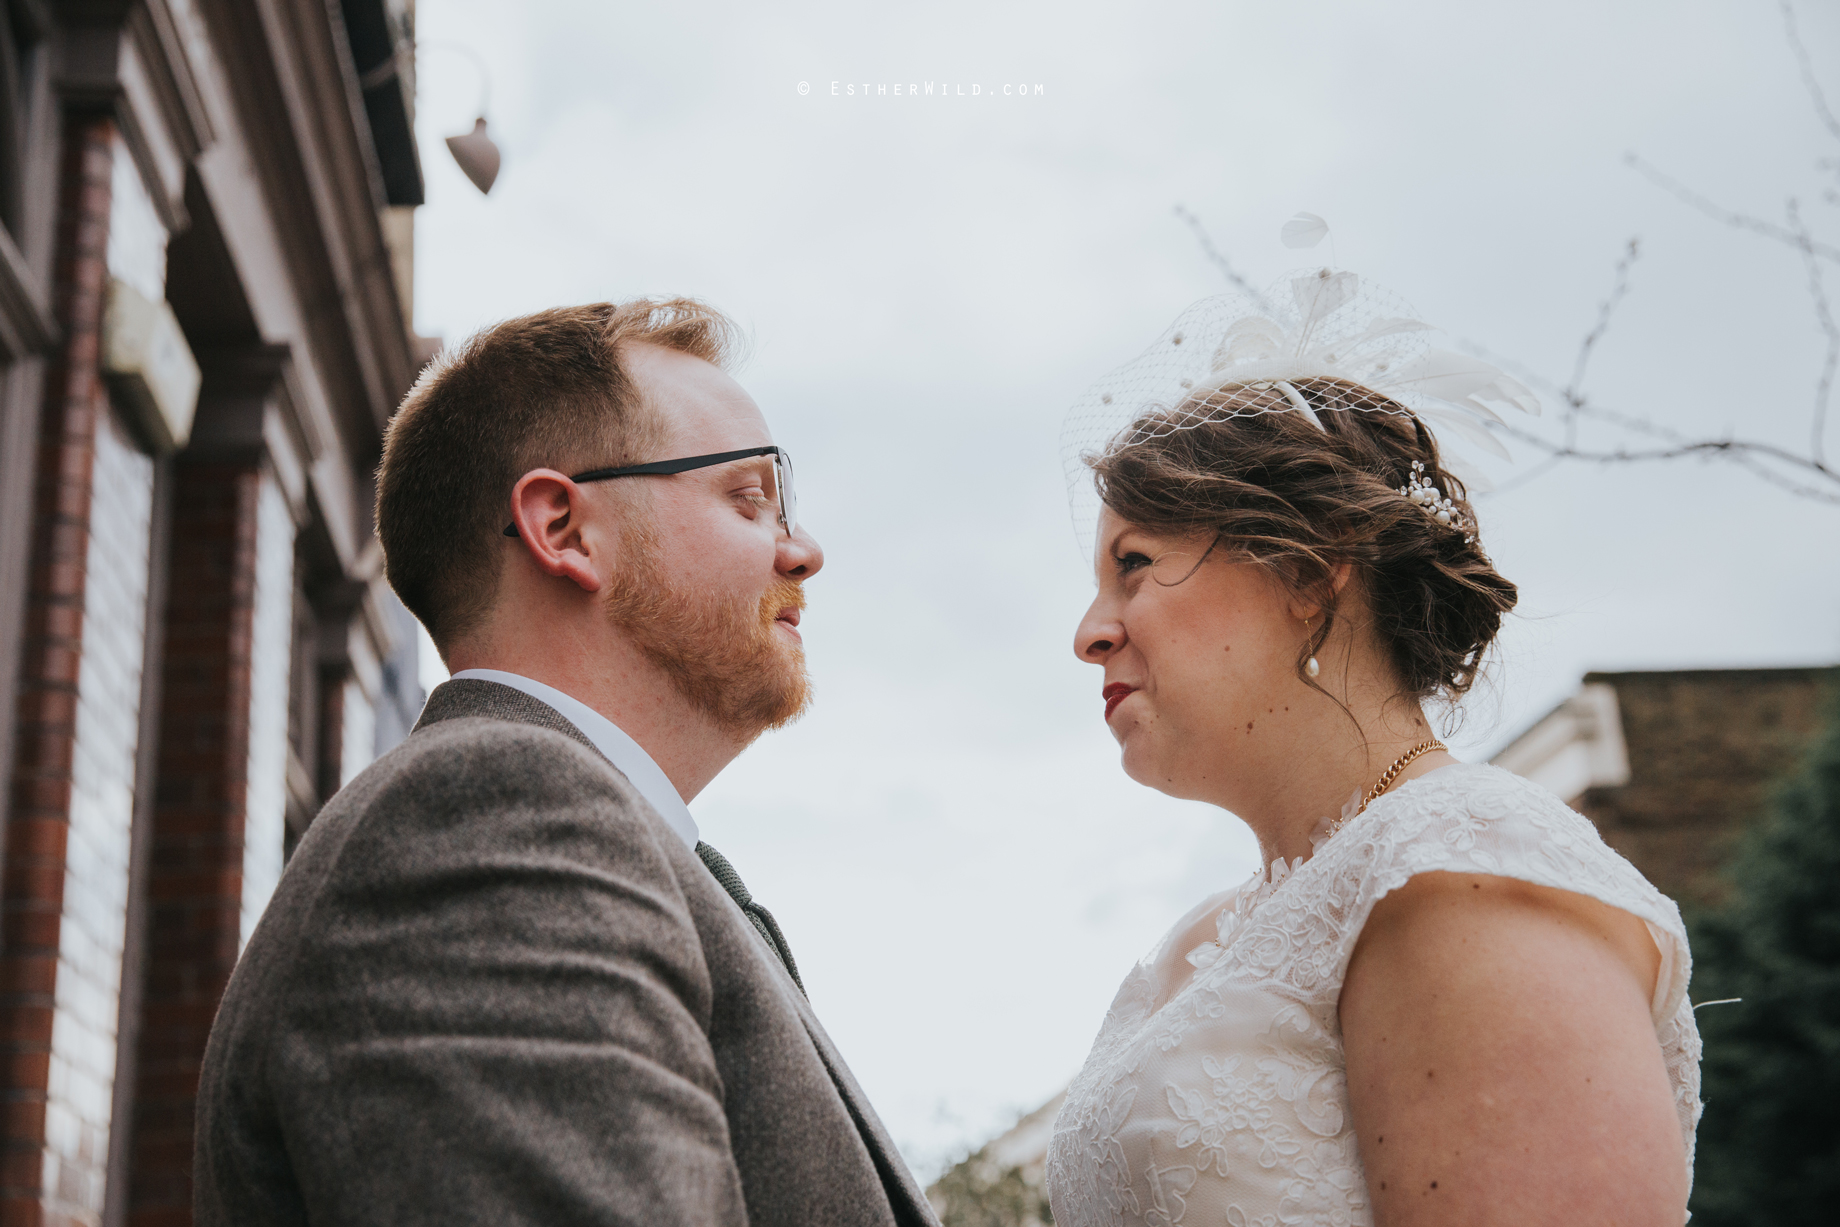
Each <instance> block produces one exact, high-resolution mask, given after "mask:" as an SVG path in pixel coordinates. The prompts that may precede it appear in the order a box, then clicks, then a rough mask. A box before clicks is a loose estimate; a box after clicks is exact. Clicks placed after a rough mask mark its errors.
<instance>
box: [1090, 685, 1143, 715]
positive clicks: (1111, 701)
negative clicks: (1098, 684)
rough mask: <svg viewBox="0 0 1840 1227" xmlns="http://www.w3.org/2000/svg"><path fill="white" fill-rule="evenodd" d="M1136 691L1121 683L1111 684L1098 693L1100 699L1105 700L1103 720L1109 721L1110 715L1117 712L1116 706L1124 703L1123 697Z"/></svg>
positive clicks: (1132, 687)
mask: <svg viewBox="0 0 1840 1227" xmlns="http://www.w3.org/2000/svg"><path fill="white" fill-rule="evenodd" d="M1136 689H1137V687H1135V686H1127V685H1125V684H1124V683H1123V682H1113V683H1112V684H1111V685H1110V686H1107V687H1106V688H1105V689H1104V690H1102V691H1100V692H1099V695H1100V697H1101V698H1103V699H1104V700H1105V718H1106V719H1107V720H1110V719H1111V718H1112V713H1113V712H1114V711H1117V710H1118V705H1119V704H1120V703H1122V702H1124V697H1125V696H1126V695H1128V694H1131V693H1133V692H1134V691H1136Z"/></svg>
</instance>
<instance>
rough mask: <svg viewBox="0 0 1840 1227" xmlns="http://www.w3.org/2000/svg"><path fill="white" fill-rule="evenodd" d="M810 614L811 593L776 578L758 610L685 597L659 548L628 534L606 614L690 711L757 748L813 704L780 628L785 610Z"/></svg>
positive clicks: (801, 660) (692, 594) (796, 650)
mask: <svg viewBox="0 0 1840 1227" xmlns="http://www.w3.org/2000/svg"><path fill="white" fill-rule="evenodd" d="M787 608H793V609H804V608H805V586H804V585H803V584H801V583H799V582H798V581H797V580H792V579H787V578H785V577H784V576H781V577H779V578H776V579H775V580H774V581H773V583H772V584H771V585H770V586H769V587H768V588H767V590H766V592H765V593H764V594H763V595H762V596H761V598H760V599H759V601H758V602H750V601H749V600H748V599H747V598H746V597H743V596H733V597H724V596H721V595H716V594H709V593H700V592H696V591H692V590H688V589H679V588H677V587H675V586H674V585H673V583H672V576H671V574H670V572H669V570H668V568H666V567H665V566H664V565H663V564H662V562H661V560H660V558H659V550H658V548H657V545H656V542H655V540H654V539H653V538H652V535H651V534H650V533H649V532H646V531H644V530H643V529H635V530H634V531H631V532H630V533H629V534H628V536H627V540H626V556H625V558H624V560H623V565H622V566H621V568H620V580H619V582H618V583H616V584H615V585H614V586H613V588H612V589H611V590H610V591H609V592H608V594H607V614H608V616H609V617H610V618H612V619H613V622H614V624H615V625H616V626H618V627H620V629H621V630H623V631H625V632H626V633H627V634H628V635H630V636H631V637H632V640H633V642H634V643H636V644H637V645H638V646H639V649H640V651H642V652H644V653H645V655H646V657H647V659H649V660H650V661H651V662H652V663H653V664H655V665H657V666H658V667H659V668H660V669H662V670H664V672H665V674H666V676H668V677H669V678H670V679H671V682H672V684H673V685H675V686H676V687H677V690H678V692H679V693H680V694H682V695H683V696H684V697H685V698H686V699H688V700H689V701H690V702H691V704H692V705H693V706H695V707H696V709H697V710H698V711H700V712H702V713H703V714H704V715H706V716H708V717H709V718H710V719H711V720H713V721H714V722H715V723H716V724H717V725H719V726H720V727H722V728H723V729H726V730H728V731H730V732H733V733H735V734H736V735H737V736H739V737H742V738H744V739H745V740H748V741H752V740H753V739H754V738H756V737H758V736H760V734H762V733H764V732H766V731H767V730H768V729H776V728H780V727H782V726H784V725H787V724H790V723H792V722H793V721H794V720H796V719H798V718H799V716H800V715H801V714H803V713H804V711H805V707H806V705H807V704H808V703H809V702H810V700H811V682H810V679H809V678H808V677H807V676H806V673H805V652H804V649H803V648H801V647H800V646H799V645H798V644H797V643H788V642H786V641H785V640H784V639H783V638H781V636H780V634H779V632H778V631H777V630H776V629H775V628H774V623H775V622H776V621H778V618H779V613H780V611H781V610H783V609H787Z"/></svg>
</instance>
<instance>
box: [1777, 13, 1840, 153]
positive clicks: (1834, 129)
mask: <svg viewBox="0 0 1840 1227" xmlns="http://www.w3.org/2000/svg"><path fill="white" fill-rule="evenodd" d="M1781 3H1782V15H1783V30H1784V32H1785V33H1786V34H1787V35H1788V37H1789V46H1790V48H1791V49H1792V50H1793V51H1794V52H1795V61H1796V63H1798V64H1800V65H1801V66H1802V84H1803V85H1805V86H1807V87H1808V98H1809V100H1810V101H1811V102H1813V103H1814V113H1815V114H1816V115H1817V116H1819V117H1820V120H1821V123H1822V125H1823V126H1824V127H1826V129H1827V131H1828V134H1829V135H1830V136H1832V137H1833V138H1834V139H1835V140H1840V120H1837V119H1835V118H1834V112H1833V108H1832V107H1830V106H1828V105H1827V95H1826V93H1824V92H1823V91H1822V89H1821V82H1820V80H1819V78H1817V77H1816V76H1815V75H1814V58H1813V57H1812V56H1810V55H1809V54H1808V45H1807V44H1806V43H1804V42H1802V32H1801V30H1800V29H1799V28H1798V27H1797V26H1796V24H1795V6H1794V5H1792V4H1790V3H1789V0H1781Z"/></svg>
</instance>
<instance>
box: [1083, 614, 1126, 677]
mask: <svg viewBox="0 0 1840 1227" xmlns="http://www.w3.org/2000/svg"><path fill="white" fill-rule="evenodd" d="M1099 605H1100V602H1099V601H1094V602H1093V603H1092V605H1091V607H1090V608H1088V609H1087V611H1086V616H1085V617H1084V618H1081V619H1080V625H1079V626H1078V627H1077V628H1076V629H1075V630H1074V632H1073V654H1074V655H1075V656H1077V657H1079V658H1080V659H1081V660H1083V661H1085V662H1086V663H1087V664H1089V665H1102V664H1104V663H1105V658H1106V657H1108V656H1110V655H1111V654H1112V653H1113V652H1116V651H1117V650H1118V649H1119V648H1121V647H1123V646H1124V640H1125V634H1124V623H1122V622H1120V621H1119V620H1118V619H1117V618H1116V617H1114V616H1112V615H1111V613H1110V611H1108V610H1103V609H1100V608H1099Z"/></svg>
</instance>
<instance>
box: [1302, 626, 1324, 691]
mask: <svg viewBox="0 0 1840 1227" xmlns="http://www.w3.org/2000/svg"><path fill="white" fill-rule="evenodd" d="M1303 630H1304V633H1305V634H1306V635H1307V634H1308V633H1309V630H1310V620H1309V619H1308V618H1305V619H1304V620H1303ZM1303 671H1304V672H1305V673H1307V674H1309V675H1310V676H1311V677H1315V676H1316V675H1317V674H1318V673H1321V672H1322V666H1321V665H1319V664H1317V663H1316V657H1315V656H1311V657H1310V659H1308V660H1306V661H1304V662H1303Z"/></svg>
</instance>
